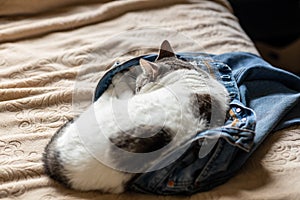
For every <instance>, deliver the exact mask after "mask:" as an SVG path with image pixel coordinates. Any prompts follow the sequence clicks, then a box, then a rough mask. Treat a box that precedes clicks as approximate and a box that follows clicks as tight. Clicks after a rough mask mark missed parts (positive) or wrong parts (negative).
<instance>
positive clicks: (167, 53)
mask: <svg viewBox="0 0 300 200" xmlns="http://www.w3.org/2000/svg"><path fill="white" fill-rule="evenodd" d="M139 64H140V67H141V69H142V74H141V75H139V76H138V77H137V79H136V93H138V92H139V91H140V90H141V88H142V87H143V86H145V85H146V84H147V83H150V82H156V81H157V80H159V79H160V78H162V77H164V76H166V75H167V74H168V73H170V72H172V71H175V70H178V69H195V67H194V66H193V65H192V64H190V63H188V62H185V61H183V60H180V59H177V57H176V54H175V53H174V50H173V48H172V47H171V45H170V43H169V41H167V40H164V41H163V42H162V44H161V45H160V48H159V52H158V56H157V58H156V60H155V61H154V62H150V61H147V60H145V59H142V58H141V59H140V62H139Z"/></svg>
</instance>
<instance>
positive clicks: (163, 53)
mask: <svg viewBox="0 0 300 200" xmlns="http://www.w3.org/2000/svg"><path fill="white" fill-rule="evenodd" d="M167 57H176V55H175V53H174V50H173V48H172V47H171V45H170V43H169V41H168V40H164V41H163V42H162V43H161V45H160V49H159V53H158V56H157V58H156V60H160V59H162V58H167Z"/></svg>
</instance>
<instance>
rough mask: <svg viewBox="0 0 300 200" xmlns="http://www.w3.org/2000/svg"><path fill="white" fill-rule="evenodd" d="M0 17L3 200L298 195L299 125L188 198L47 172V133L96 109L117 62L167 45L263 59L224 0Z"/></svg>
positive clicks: (2, 5) (47, 8)
mask: <svg viewBox="0 0 300 200" xmlns="http://www.w3.org/2000/svg"><path fill="white" fill-rule="evenodd" d="M0 16H1V18H0V119H1V122H0V129H1V130H0V198H4V199H47V200H50V199H145V200H146V199H297V198H299V196H300V191H299V188H300V181H299V176H300V126H292V127H289V128H287V129H284V130H280V131H277V132H275V133H272V134H271V135H270V136H269V137H268V138H267V139H266V140H265V141H264V142H263V143H262V145H260V147H259V148H258V149H257V150H256V152H255V153H254V154H253V155H252V156H251V157H250V159H249V160H248V161H247V162H246V164H245V165H244V166H243V167H242V168H241V169H240V170H239V173H238V174H236V175H235V176H234V177H233V178H231V179H230V180H229V181H228V182H226V183H225V184H222V185H220V186H218V187H216V188H214V189H212V190H210V191H207V192H201V193H198V194H194V195H192V196H156V195H146V194H140V193H134V192H126V193H124V194H120V195H112V194H101V193H99V192H96V191H92V192H79V191H74V190H70V189H67V188H65V187H63V186H61V185H60V184H58V183H56V182H55V181H53V180H51V179H50V178H49V177H48V176H46V175H45V173H44V169H43V164H42V161H41V158H42V153H43V151H44V148H45V146H46V144H47V143H48V142H49V140H50V138H51V136H52V135H53V134H54V133H55V132H56V130H57V129H59V127H61V126H62V125H63V124H64V123H65V122H67V121H68V120H70V119H72V118H74V117H75V116H77V115H78V114H80V113H81V112H82V111H83V110H84V109H85V108H86V107H87V106H88V105H90V104H91V103H92V99H93V94H94V90H95V87H96V85H97V82H98V81H99V79H100V78H101V77H102V76H103V75H104V74H105V72H106V71H107V70H108V69H110V68H111V67H112V66H113V64H114V63H115V62H123V61H126V60H128V59H130V58H132V57H135V56H137V55H140V54H147V53H153V52H155V51H156V49H157V47H158V45H159V44H160V43H161V41H163V40H164V39H168V40H170V42H171V43H172V44H173V46H174V49H175V50H176V51H182V52H185V51H200V52H206V53H213V54H221V53H226V52H235V51H245V52H250V53H253V54H257V55H259V53H258V51H257V50H256V48H255V47H254V45H253V43H252V41H251V40H250V39H249V37H248V36H247V35H246V34H245V32H244V31H243V30H242V29H241V27H240V25H239V23H238V20H237V19H236V18H235V17H234V15H233V13H232V10H231V8H230V5H229V4H228V2H226V1H225V0H214V1H208V0H198V1H192V0H190V1H188V0H165V1H159V0H151V1H150V0H149V1H147V0H143V1H141V0H128V1H106V0H92V1H88V2H87V1H83V0H66V1H58V0H49V1H38V0H30V1H22V0H3V1H1V2H0ZM166 37H167V38H166ZM141 47H143V48H141Z"/></svg>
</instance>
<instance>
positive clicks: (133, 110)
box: [43, 40, 228, 193]
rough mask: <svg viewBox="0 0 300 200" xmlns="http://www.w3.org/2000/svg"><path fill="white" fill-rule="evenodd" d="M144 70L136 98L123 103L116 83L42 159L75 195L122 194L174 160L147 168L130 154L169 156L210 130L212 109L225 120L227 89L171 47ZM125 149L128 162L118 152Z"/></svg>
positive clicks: (164, 48)
mask: <svg viewBox="0 0 300 200" xmlns="http://www.w3.org/2000/svg"><path fill="white" fill-rule="evenodd" d="M137 68H138V69H140V71H141V72H140V74H138V75H137V77H136V79H135V82H134V85H135V88H134V91H132V95H129V96H128V97H127V98H125V100H124V99H122V98H119V97H120V96H122V95H121V94H118V92H117V94H115V93H116V92H114V91H113V90H114V87H118V82H116V81H115V82H114V81H113V83H112V84H111V86H110V87H109V88H108V89H107V90H106V91H105V92H104V93H103V94H102V96H101V97H100V98H99V99H98V100H97V101H96V102H94V103H93V105H92V106H91V107H90V108H89V109H87V111H86V112H84V113H83V114H81V115H80V116H79V117H78V118H77V119H74V120H71V121H69V122H68V123H66V124H65V125H64V126H62V127H61V128H60V129H59V130H58V131H57V132H56V133H55V134H54V136H53V137H52V138H51V140H50V142H49V143H48V145H47V146H46V147H45V152H44V154H43V162H44V167H45V172H46V174H48V175H49V176H50V177H51V178H53V179H54V180H56V181H58V182H60V183H62V184H64V185H65V186H67V187H69V188H73V189H77V190H81V191H89V190H99V191H102V192H104V193H122V192H124V191H126V188H127V184H128V183H129V182H130V181H131V180H132V179H133V178H134V177H135V176H136V175H138V174H139V173H143V171H147V169H149V168H153V166H155V164H157V163H159V162H158V161H157V160H159V157H162V156H163V155H167V154H163V153H162V154H156V155H160V156H157V157H154V158H152V160H151V159H150V160H147V159H146V158H144V157H142V158H143V159H145V160H146V161H145V162H141V161H139V160H138V159H135V156H132V157H130V156H131V155H136V154H144V153H145V155H146V154H147V153H149V152H157V151H160V150H161V149H163V148H164V147H166V146H168V147H169V148H167V152H170V151H172V149H174V148H178V147H179V146H180V145H181V144H182V143H185V142H187V141H188V140H189V139H191V138H193V137H194V136H195V135H196V134H197V133H198V132H200V131H203V130H205V129H207V128H208V126H209V123H210V118H211V115H212V104H216V105H217V108H218V109H219V111H220V112H223V113H225V112H226V110H227V109H228V94H227V91H226V89H225V88H224V86H223V85H221V84H220V83H219V82H218V81H217V80H215V79H214V78H213V77H211V76H210V75H209V74H208V73H206V72H205V71H203V70H201V69H200V68H198V67H197V66H195V65H193V64H191V63H189V62H185V61H183V60H181V59H178V58H177V57H176V55H175V53H174V50H173V48H172V47H171V45H170V43H169V42H168V41H167V40H165V41H163V43H162V44H161V46H160V49H159V53H158V56H157V58H156V60H155V61H154V62H150V61H147V60H145V59H143V58H141V59H140V61H139V65H138V66H137ZM129 90H130V89H129ZM120 92H121V93H122V92H124V88H123V87H122V89H121V90H120ZM214 106H215V105H214ZM124 110H125V111H124ZM123 111H124V112H123ZM127 111H128V112H127ZM91 115H94V118H95V119H93V117H91ZM99 141H100V142H99ZM97 142H98V143H97ZM119 150H123V151H121V152H122V153H124V152H126V153H128V155H129V156H128V157H127V156H122V155H123V154H118V153H116V152H118V151H119ZM126 153H125V154H124V155H127V154H126ZM130 153H132V154H130ZM102 161H107V163H105V162H102ZM125 165H126V166H127V165H128V167H124V166H125ZM131 167H132V168H134V169H135V168H136V167H137V168H140V169H137V170H136V169H135V170H136V171H135V170H130V169H131ZM120 169H121V170H120Z"/></svg>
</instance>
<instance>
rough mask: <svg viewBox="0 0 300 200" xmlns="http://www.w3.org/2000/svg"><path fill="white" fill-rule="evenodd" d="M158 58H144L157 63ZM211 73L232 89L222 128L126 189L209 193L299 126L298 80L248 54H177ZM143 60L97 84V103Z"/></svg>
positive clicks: (201, 136) (203, 135)
mask: <svg viewBox="0 0 300 200" xmlns="http://www.w3.org/2000/svg"><path fill="white" fill-rule="evenodd" d="M156 56H157V55H148V56H143V58H144V59H147V60H149V61H154V60H155V58H156ZM177 57H178V58H179V59H183V60H186V61H191V62H194V63H196V64H197V66H199V67H200V68H201V69H203V70H206V71H208V72H210V73H213V74H214V76H215V77H216V78H217V80H218V81H220V82H221V83H222V84H223V85H224V86H225V87H226V89H227V90H228V92H229V95H230V98H231V102H230V110H229V112H228V118H227V121H226V122H225V124H224V125H223V126H220V127H217V128H213V129H209V130H206V131H203V132H200V133H198V134H197V135H196V136H195V137H194V138H193V139H192V141H189V142H190V143H189V144H191V145H190V146H189V147H188V149H187V150H186V151H185V152H184V153H183V154H182V152H181V151H180V149H181V148H178V151H177V150H175V151H174V152H172V153H171V154H170V155H169V156H175V155H177V154H179V153H180V154H182V155H181V156H180V158H179V159H177V160H176V161H175V162H173V163H172V164H170V165H168V166H166V167H164V168H162V169H160V170H156V171H152V172H147V173H143V174H139V175H137V176H136V177H135V179H134V180H132V181H131V182H130V184H129V185H128V189H130V190H133V191H138V192H143V193H152V194H162V195H174V194H193V193H196V192H200V191H206V190H209V189H211V188H213V187H215V186H218V185H220V184H222V183H224V182H226V181H227V180H228V179H229V178H230V177H232V176H233V175H234V174H235V173H236V172H237V171H238V170H239V169H240V168H241V166H242V165H243V164H244V163H245V162H246V161H247V159H248V158H249V156H250V155H251V154H252V153H253V152H254V151H255V149H256V148H257V147H258V146H259V145H260V144H261V143H262V141H263V140H264V139H265V138H266V137H267V136H268V134H270V133H271V132H273V131H277V130H280V129H283V128H286V127H288V126H291V125H294V124H299V123H300V112H299V110H300V101H299V100H300V78H299V77H298V76H296V75H293V74H291V73H289V72H286V71H283V70H280V69H277V68H274V67H272V66H271V65H270V64H268V63H267V62H265V61H264V60H263V59H262V58H260V57H258V56H256V55H253V54H250V53H244V52H235V53H226V54H221V55H207V54H203V53H181V54H177ZM140 58H141V57H137V58H134V59H132V60H130V61H127V62H125V63H123V64H118V65H117V66H116V67H115V68H113V69H112V70H110V71H109V72H108V73H107V74H106V75H105V76H104V77H103V78H102V79H101V80H100V81H99V83H98V86H97V88H96V91H95V100H97V99H98V98H99V97H100V96H101V94H102V93H103V92H104V91H105V90H106V89H107V87H108V86H109V84H110V82H111V79H112V77H113V76H114V75H115V74H116V73H118V72H120V71H122V70H124V69H127V68H129V67H131V66H134V65H138V61H139V59H140Z"/></svg>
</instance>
